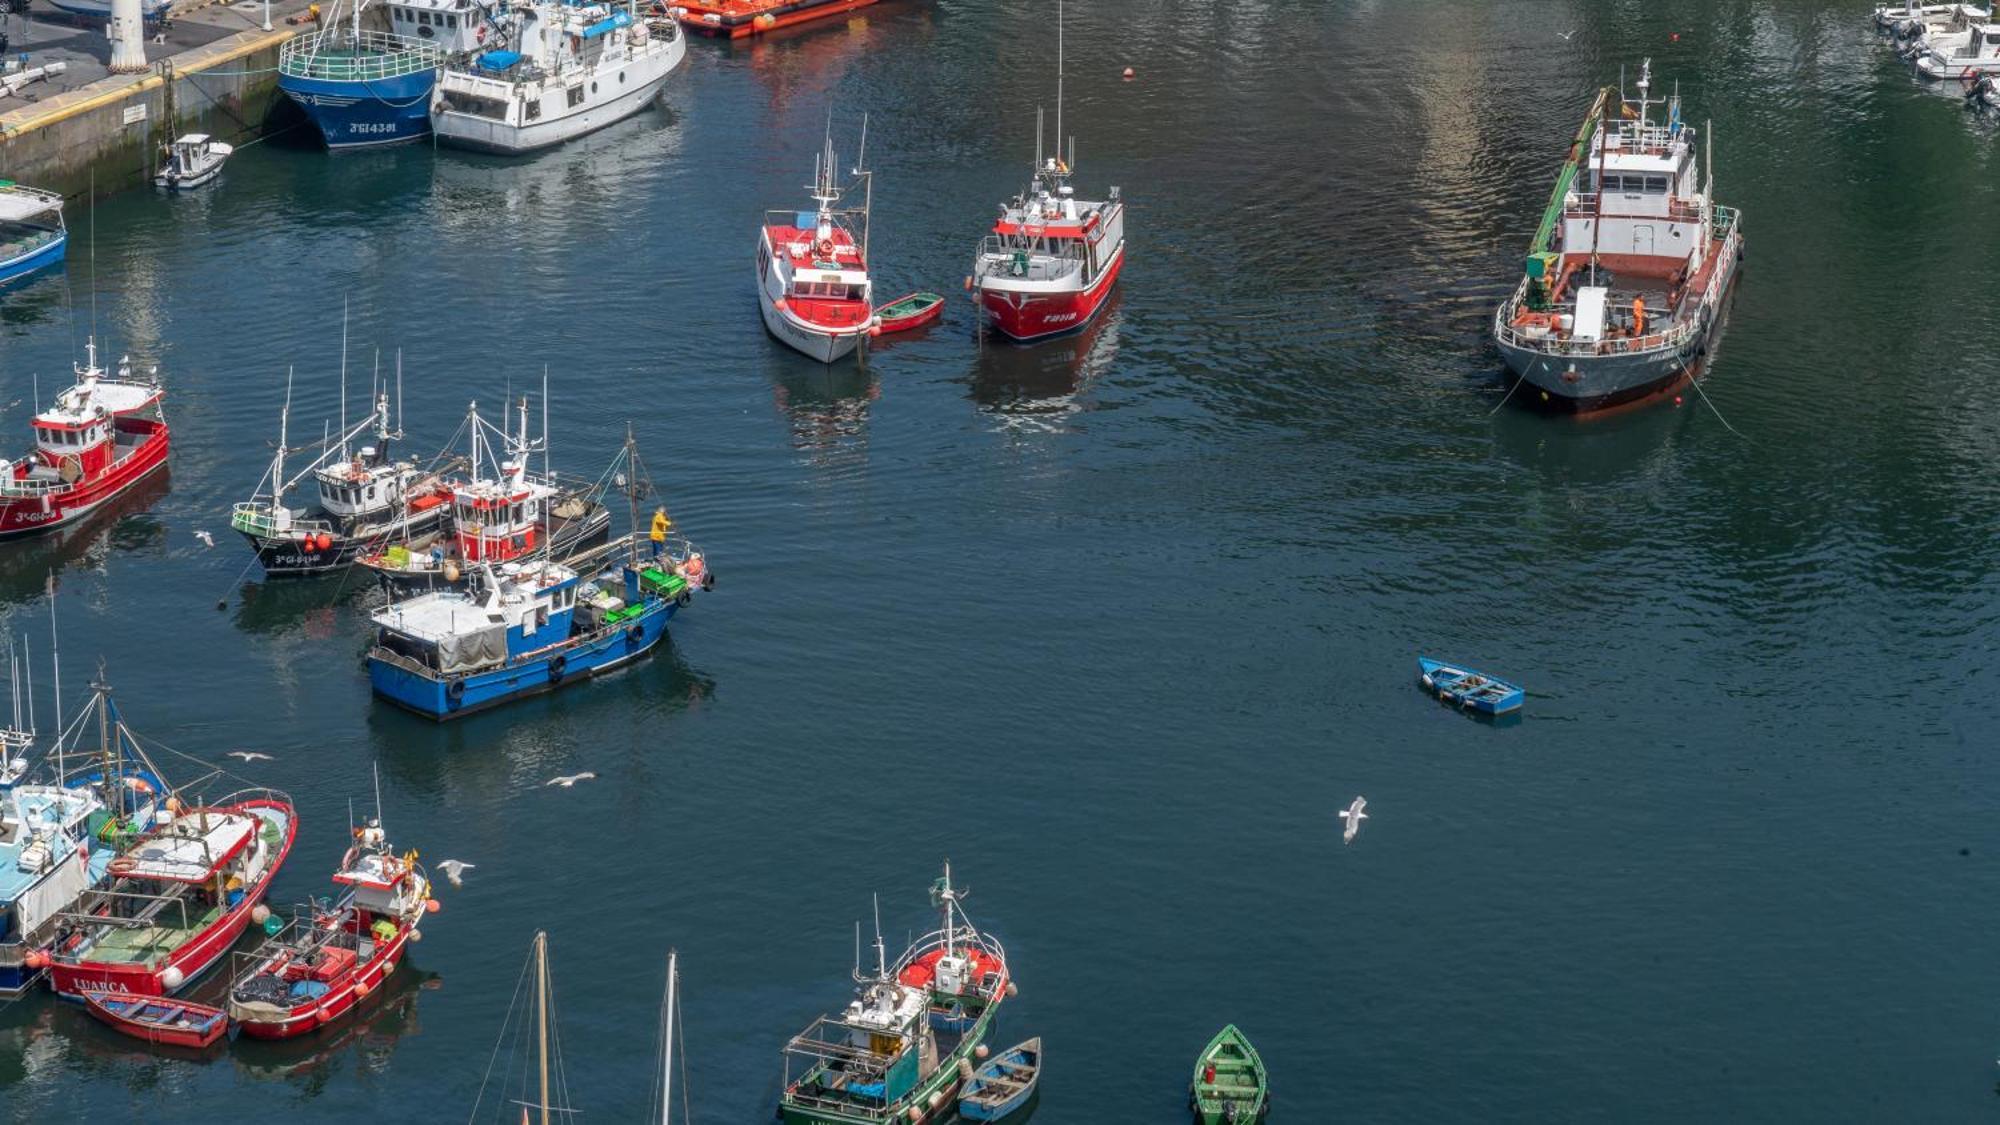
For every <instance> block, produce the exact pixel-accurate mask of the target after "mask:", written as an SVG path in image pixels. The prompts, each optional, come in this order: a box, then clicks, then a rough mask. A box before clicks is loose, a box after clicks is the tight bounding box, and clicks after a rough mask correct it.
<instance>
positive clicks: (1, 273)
mask: <svg viewBox="0 0 2000 1125" xmlns="http://www.w3.org/2000/svg"><path fill="white" fill-rule="evenodd" d="M68 247H69V235H68V234H66V233H62V232H58V233H57V234H56V237H55V238H53V239H51V240H49V241H47V242H44V243H42V244H41V245H40V246H37V247H35V248H33V249H31V250H29V251H27V252H26V253H24V254H17V255H15V256H14V257H12V258H9V259H7V260H6V261H0V282H7V281H12V280H14V279H15V278H17V277H26V276H28V275H29V274H31V273H37V272H39V271H41V270H45V269H49V268H50V267H52V266H58V265H61V264H62V260H63V255H64V253H65V252H66V251H67V250H68Z"/></svg>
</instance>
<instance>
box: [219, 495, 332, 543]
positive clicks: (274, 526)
mask: <svg viewBox="0 0 2000 1125" xmlns="http://www.w3.org/2000/svg"><path fill="white" fill-rule="evenodd" d="M279 510H280V511H284V509H279ZM229 526H230V527H233V528H235V529H236V530H237V531H240V532H243V533H244V534H246V535H263V536H267V537H268V536H277V535H284V534H286V533H288V532H293V531H310V532H313V533H315V534H317V533H319V532H322V531H325V532H329V533H331V532H332V531H333V525H332V524H331V523H329V522H327V521H326V520H302V519H298V518H296V517H294V516H293V515H292V514H291V513H290V512H289V511H284V518H283V519H280V518H279V517H278V514H277V513H276V512H274V511H272V505H270V504H268V503H266V502H263V501H259V500H244V501H241V502H239V503H237V504H236V505H234V506H233V507H231V508H230V509H229Z"/></svg>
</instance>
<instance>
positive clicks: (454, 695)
mask: <svg viewBox="0 0 2000 1125" xmlns="http://www.w3.org/2000/svg"><path fill="white" fill-rule="evenodd" d="M444 697H445V699H446V700H448V701H449V702H450V703H451V705H452V706H453V707H456V706H458V705H459V704H460V703H462V702H464V701H465V681H464V680H447V681H445V685H444Z"/></svg>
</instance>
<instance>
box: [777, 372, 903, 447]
mask: <svg viewBox="0 0 2000 1125" xmlns="http://www.w3.org/2000/svg"><path fill="white" fill-rule="evenodd" d="M778 358H779V359H780V360H782V362H781V363H780V365H779V370H778V374H777V376H776V377H775V378H774V379H773V381H772V383H771V401H772V402H773V403H774V404H776V406H777V408H778V411H779V413H781V414H783V415H784V416H785V421H786V422H787V423H789V424H790V426H791V431H792V448H793V449H797V450H800V451H801V452H805V453H809V454H813V455H814V457H813V459H814V460H815V461H816V462H817V461H820V460H822V459H826V460H833V459H836V457H837V455H839V454H841V453H843V452H851V451H854V450H858V449H861V448H864V447H865V446H866V444H867V437H868V406H869V404H870V403H872V402H874V401H875V400H876V399H878V398H881V397H882V383H881V380H879V379H877V378H876V377H875V375H874V373H873V372H871V371H870V370H868V367H867V365H866V363H865V362H862V363H855V364H842V365H839V366H834V367H829V366H827V365H826V364H822V363H813V362H811V361H810V360H795V358H794V357H792V356H789V355H786V356H780V357H778Z"/></svg>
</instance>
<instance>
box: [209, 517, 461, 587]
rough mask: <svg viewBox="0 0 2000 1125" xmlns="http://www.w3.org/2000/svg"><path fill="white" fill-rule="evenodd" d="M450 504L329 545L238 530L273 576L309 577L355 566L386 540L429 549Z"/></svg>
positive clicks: (301, 536)
mask: <svg viewBox="0 0 2000 1125" xmlns="http://www.w3.org/2000/svg"><path fill="white" fill-rule="evenodd" d="M450 513H451V509H450V507H449V506H447V505H444V504H439V505H436V506H434V507H430V508H425V509H423V510H421V511H416V512H412V513H411V514H410V515H409V516H407V517H406V518H405V519H403V520H402V521H400V522H398V523H395V524H392V525H390V526H389V527H387V528H384V529H383V530H381V531H380V532H377V533H375V534H373V535H368V536H352V535H343V536H340V537H339V538H336V539H334V540H333V541H332V542H331V543H330V544H328V545H327V546H326V547H319V546H317V545H315V544H308V543H306V542H305V541H304V537H303V535H265V534H261V533H259V532H254V531H243V530H241V529H238V534H240V535H242V536H243V538H245V539H247V540H249V541H250V546H251V547H252V548H253V549H254V550H255V551H256V552H257V562H258V564H259V565H261V566H262V567H263V568H264V573H265V575H266V576H268V577H271V578H308V577H311V576H313V575H316V574H330V573H332V572H334V571H336V570H343V569H345V568H347V567H348V566H351V565H353V563H354V562H355V560H357V559H359V558H361V557H362V556H364V555H367V554H372V553H373V552H375V551H377V550H380V549H381V547H382V545H383V544H385V543H409V544H411V545H412V546H413V547H423V548H428V547H429V546H430V542H431V540H432V539H434V538H436V537H437V536H438V535H439V534H440V533H441V531H442V530H443V527H444V521H445V518H446V517H447V516H448V515H450Z"/></svg>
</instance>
